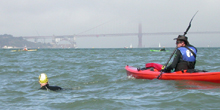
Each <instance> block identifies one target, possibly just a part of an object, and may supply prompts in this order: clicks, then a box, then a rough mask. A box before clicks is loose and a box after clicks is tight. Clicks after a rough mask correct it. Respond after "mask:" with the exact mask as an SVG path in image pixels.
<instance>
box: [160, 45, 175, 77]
mask: <svg viewBox="0 0 220 110" xmlns="http://www.w3.org/2000/svg"><path fill="white" fill-rule="evenodd" d="M177 48H178V47H177V46H176V48H175V50H174V51H173V53H172V54H171V56H170V58H169V60H168V61H167V63H166V64H165V68H164V69H166V68H167V65H168V63H169V62H170V59H171V58H172V57H173V55H174V53H175V51H176V49H177ZM162 74H163V71H161V72H160V74H159V76H157V79H159V78H160V76H161V75H162Z"/></svg>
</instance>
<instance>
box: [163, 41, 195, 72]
mask: <svg viewBox="0 0 220 110" xmlns="http://www.w3.org/2000/svg"><path fill="white" fill-rule="evenodd" d="M187 46H188V47H189V46H190V47H194V46H192V45H187ZM194 48H195V47H194ZM195 49H196V48H195ZM196 52H197V49H196ZM195 64H196V61H195V62H187V61H184V60H183V58H182V54H181V52H180V50H178V49H177V51H176V53H175V54H174V59H173V62H172V64H171V65H169V66H168V67H167V68H166V69H165V70H164V71H165V72H170V71H171V70H172V69H173V68H175V71H182V70H187V69H194V68H195Z"/></svg>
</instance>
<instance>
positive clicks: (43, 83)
mask: <svg viewBox="0 0 220 110" xmlns="http://www.w3.org/2000/svg"><path fill="white" fill-rule="evenodd" d="M39 83H40V87H41V88H40V89H42V90H52V91H57V90H62V88H61V87H59V86H49V83H48V78H47V75H46V74H45V73H41V74H40V76H39Z"/></svg>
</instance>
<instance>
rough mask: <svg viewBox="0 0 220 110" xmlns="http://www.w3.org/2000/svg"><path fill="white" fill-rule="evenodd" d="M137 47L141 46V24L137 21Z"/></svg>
mask: <svg viewBox="0 0 220 110" xmlns="http://www.w3.org/2000/svg"><path fill="white" fill-rule="evenodd" d="M138 48H142V26H141V23H139V26H138Z"/></svg>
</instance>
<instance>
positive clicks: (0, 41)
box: [0, 34, 52, 48]
mask: <svg viewBox="0 0 220 110" xmlns="http://www.w3.org/2000/svg"><path fill="white" fill-rule="evenodd" d="M4 46H7V47H9V46H10V47H13V48H23V47H24V46H27V47H28V48H51V47H52V45H51V44H49V43H47V44H44V43H39V42H38V43H34V42H30V41H27V40H25V39H23V38H22V37H13V36H12V35H8V34H4V35H0V48H3V47H4Z"/></svg>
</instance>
